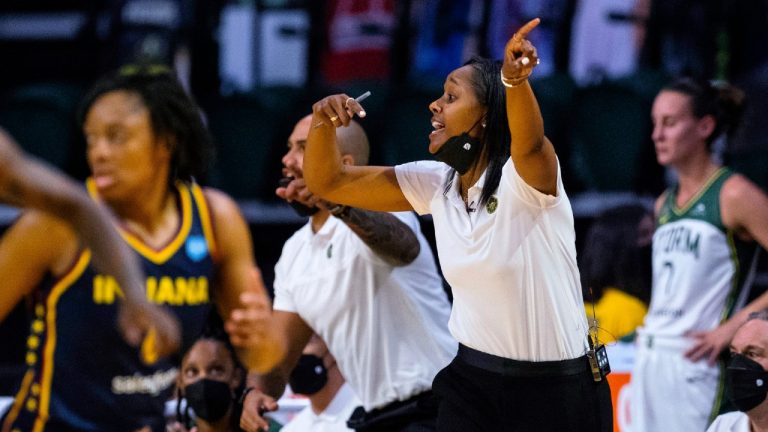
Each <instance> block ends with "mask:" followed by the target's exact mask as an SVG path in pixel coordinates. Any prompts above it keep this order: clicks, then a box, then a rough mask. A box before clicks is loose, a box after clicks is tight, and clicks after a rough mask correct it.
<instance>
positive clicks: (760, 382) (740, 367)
mask: <svg viewBox="0 0 768 432" xmlns="http://www.w3.org/2000/svg"><path fill="white" fill-rule="evenodd" d="M725 378H726V381H725V382H726V385H727V387H728V391H729V392H730V396H731V400H732V401H733V404H734V405H735V406H736V408H738V409H739V411H743V412H747V411H749V410H751V409H752V408H754V407H756V406H758V405H760V404H761V403H763V402H764V401H765V398H766V395H768V371H766V370H765V369H763V367H762V366H761V365H760V363H758V362H756V361H754V360H752V359H750V358H748V357H746V356H744V355H741V354H734V355H733V356H732V357H731V362H730V363H728V367H727V368H726V370H725Z"/></svg>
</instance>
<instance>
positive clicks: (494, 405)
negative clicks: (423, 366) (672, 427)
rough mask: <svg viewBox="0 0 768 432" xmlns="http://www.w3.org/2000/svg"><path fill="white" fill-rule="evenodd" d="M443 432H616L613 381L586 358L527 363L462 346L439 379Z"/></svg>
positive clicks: (436, 387) (435, 386) (437, 390)
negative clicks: (597, 374) (595, 372)
mask: <svg viewBox="0 0 768 432" xmlns="http://www.w3.org/2000/svg"><path fill="white" fill-rule="evenodd" d="M432 390H433V391H434V392H435V394H436V395H437V396H438V400H439V405H438V416H437V430H438V432H454V431H456V432H459V431H461V432H468V431H472V432H481V431H488V432H500V431H503V432H569V431H573V432H582V431H583V432H611V431H612V430H613V409H612V406H611V405H612V404H611V393H610V389H609V388H608V382H607V380H606V379H603V380H602V381H600V382H595V381H594V379H593V378H592V373H591V370H590V369H589V362H588V360H587V358H586V356H585V357H582V358H579V359H573V360H565V361H562V362H521V361H515V360H508V359H503V358H501V357H496V356H493V355H490V354H486V353H482V352H480V351H476V350H473V349H471V348H467V347H465V346H463V345H462V346H460V348H459V354H458V356H457V357H456V358H455V359H454V360H453V361H452V362H451V364H449V365H448V366H447V367H446V368H445V369H443V370H442V371H440V373H438V374H437V376H436V377H435V381H434V383H433V385H432Z"/></svg>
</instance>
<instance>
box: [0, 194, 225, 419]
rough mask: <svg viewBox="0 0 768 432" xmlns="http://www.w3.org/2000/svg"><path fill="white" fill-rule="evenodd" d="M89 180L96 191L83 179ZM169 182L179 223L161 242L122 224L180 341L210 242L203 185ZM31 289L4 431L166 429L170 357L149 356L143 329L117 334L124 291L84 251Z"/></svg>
mask: <svg viewBox="0 0 768 432" xmlns="http://www.w3.org/2000/svg"><path fill="white" fill-rule="evenodd" d="M88 188H89V191H90V192H91V195H92V196H95V189H94V188H93V184H92V183H91V182H90V181H89V182H88ZM177 191H178V194H177V197H178V203H179V208H180V211H181V223H180V227H179V230H178V232H177V233H176V235H175V236H174V237H173V239H172V240H171V241H170V242H169V243H168V244H167V245H166V246H164V247H163V248H161V249H159V250H158V249H154V248H152V247H150V246H148V245H146V244H144V243H143V242H142V241H141V240H140V239H139V238H138V237H136V236H134V235H132V234H131V233H130V232H129V231H127V230H126V229H121V230H120V234H121V235H122V237H123V239H124V240H125V241H126V242H127V243H128V244H129V245H130V246H131V247H132V248H133V249H134V250H135V251H136V252H137V253H138V255H139V257H140V258H141V262H142V265H143V269H144V272H145V273H146V278H147V280H146V292H147V298H148V300H149V301H151V302H153V303H156V304H160V305H164V306H165V307H167V308H170V310H172V311H173V312H174V313H175V314H176V316H177V317H178V318H179V320H180V323H181V328H182V330H183V341H182V343H183V346H182V348H183V349H185V348H187V347H189V346H190V345H191V344H192V342H193V341H194V340H195V339H196V337H197V336H198V335H199V334H200V331H201V330H202V328H203V326H204V324H205V322H206V320H207V318H208V315H209V313H210V309H211V294H212V292H213V291H212V288H213V287H212V286H211V283H212V282H213V280H214V260H215V257H216V250H215V244H214V242H213V236H212V226H211V221H210V216H209V213H208V207H207V205H206V203H205V199H204V197H203V193H202V190H201V189H200V187H199V186H197V185H185V184H181V183H179V184H177ZM37 293H38V294H39V301H38V302H37V304H36V305H35V309H34V318H33V320H32V322H31V331H30V335H29V338H28V339H27V354H26V363H27V367H28V368H27V371H26V373H25V375H24V377H23V379H22V382H21V386H20V389H19V392H18V393H17V395H16V399H15V401H14V404H13V406H12V407H11V409H10V410H9V412H8V414H7V415H6V417H5V419H4V420H3V427H2V432H15V431H24V432H27V431H31V432H41V431H134V430H137V429H140V428H141V427H144V426H150V427H151V429H152V430H153V431H164V430H165V426H164V418H163V409H164V402H165V401H166V400H167V399H168V398H169V396H171V393H172V389H173V386H174V383H175V379H176V375H177V367H176V365H177V364H178V359H164V360H160V361H156V362H154V363H153V364H147V363H146V361H147V360H150V361H151V360H152V357H153V352H152V347H151V342H152V340H151V338H147V339H146V340H145V341H144V343H143V344H142V346H141V347H138V348H135V347H131V346H129V345H128V344H126V343H125V341H124V340H123V338H122V337H121V335H120V333H119V331H118V328H117V326H116V319H117V315H118V302H119V298H120V296H122V292H121V291H120V288H119V286H118V285H117V283H116V282H115V280H114V279H113V278H112V277H111V276H108V275H104V274H100V273H98V272H97V271H96V270H95V269H94V268H93V266H92V262H91V253H90V251H89V250H83V251H82V252H81V253H80V254H79V256H78V257H77V259H76V260H75V263H74V264H73V265H72V267H71V268H70V269H69V270H68V271H67V272H66V273H65V274H64V275H63V276H61V277H59V278H52V277H47V278H46V279H45V280H44V281H43V283H42V284H41V286H40V287H39V290H38V291H37ZM142 355H143V357H142ZM142 358H143V359H144V361H142ZM154 360H156V359H154ZM174 360H176V361H174Z"/></svg>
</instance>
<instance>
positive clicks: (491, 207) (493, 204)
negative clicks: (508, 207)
mask: <svg viewBox="0 0 768 432" xmlns="http://www.w3.org/2000/svg"><path fill="white" fill-rule="evenodd" d="M498 206H499V200H497V199H496V196H492V197H491V198H489V199H488V203H487V204H486V205H485V210H487V211H488V214H493V212H495V211H496V208H497V207H498Z"/></svg>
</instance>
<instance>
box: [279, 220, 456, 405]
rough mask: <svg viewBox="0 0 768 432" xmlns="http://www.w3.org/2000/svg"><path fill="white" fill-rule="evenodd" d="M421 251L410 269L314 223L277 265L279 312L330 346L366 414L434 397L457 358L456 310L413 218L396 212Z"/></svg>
mask: <svg viewBox="0 0 768 432" xmlns="http://www.w3.org/2000/svg"><path fill="white" fill-rule="evenodd" d="M394 215H395V216H397V217H398V218H399V219H400V220H402V221H403V222H405V223H406V224H407V225H408V226H409V227H410V228H411V229H412V230H413V232H414V233H415V234H416V236H417V238H418V239H419V243H420V245H421V252H420V253H419V255H418V257H417V258H416V259H415V260H414V262H412V263H411V264H409V265H406V266H402V267H394V266H392V265H390V264H388V263H386V262H385V261H384V260H382V259H381V258H380V257H378V256H377V255H376V254H375V253H374V252H373V251H372V250H371V249H370V248H369V247H368V246H367V245H366V244H365V243H363V241H362V240H360V238H359V237H358V236H357V235H356V234H355V233H354V232H353V231H352V230H351V229H349V227H347V226H346V225H345V224H344V222H342V221H340V220H338V219H336V218H333V217H331V218H328V221H327V222H326V223H325V224H324V225H323V227H322V228H321V229H320V230H319V231H318V232H317V233H313V232H312V227H311V225H310V224H309V223H308V224H307V225H305V226H304V227H302V228H301V229H300V230H299V231H297V232H296V233H295V234H294V235H293V236H292V237H291V238H290V239H288V241H287V242H286V243H285V245H284V246H283V252H282V254H281V256H280V259H279V260H278V262H277V265H276V266H275V282H274V288H275V301H274V309H275V310H282V311H287V312H294V313H297V314H298V315H299V316H300V317H301V318H302V319H303V320H304V322H306V323H307V325H309V326H310V327H311V328H312V329H313V330H314V331H315V333H317V334H318V335H320V337H321V338H322V339H323V340H324V341H325V343H326V345H328V349H329V350H330V352H331V354H333V356H334V357H335V358H336V363H337V365H338V366H339V370H340V371H341V374H342V375H344V378H346V380H347V383H348V384H349V385H350V386H351V387H352V389H353V390H354V392H355V394H357V396H358V397H359V398H360V400H361V401H362V404H363V406H364V407H365V409H366V410H371V409H374V408H380V407H382V406H384V405H387V404H388V403H391V402H394V401H397V400H405V399H408V398H410V397H411V396H413V395H416V394H418V393H421V392H423V391H426V390H429V389H430V388H431V387H432V379H433V378H434V377H435V375H436V374H437V372H438V371H439V370H440V369H442V368H443V367H444V366H445V365H447V364H448V362H450V360H451V358H452V357H453V356H454V355H455V354H456V349H457V345H456V341H454V340H453V338H451V335H450V333H449V332H448V328H447V323H448V317H449V314H450V304H449V303H448V299H447V296H446V295H445V291H444V290H443V286H442V280H441V279H440V276H439V275H438V273H437V267H436V265H435V261H434V257H433V256H432V252H431V249H430V247H429V244H428V243H427V241H426V239H425V238H424V236H423V235H422V234H421V229H420V226H419V221H418V218H417V217H416V215H414V214H413V213H412V212H404V213H394Z"/></svg>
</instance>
